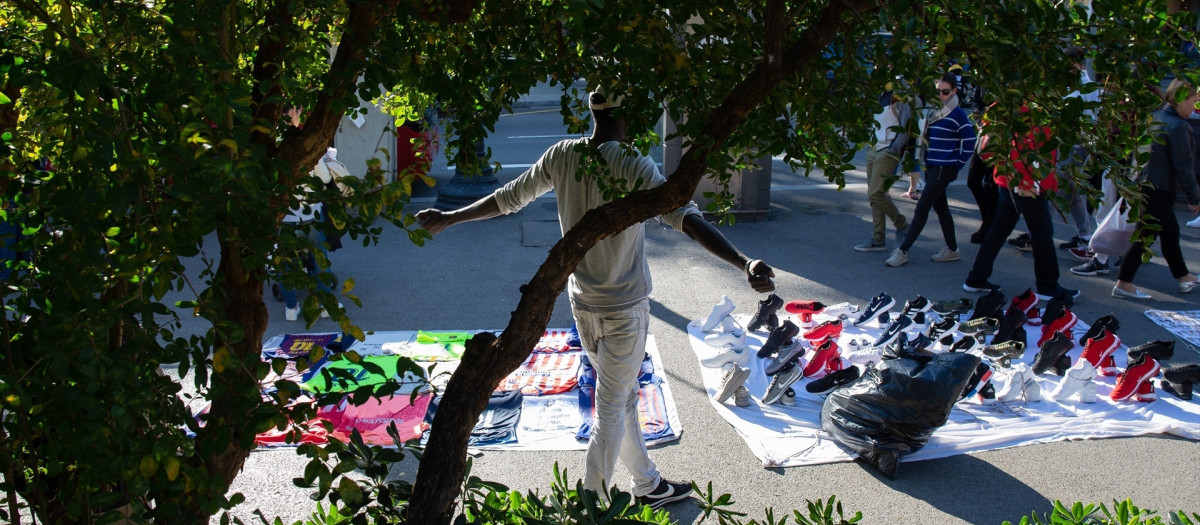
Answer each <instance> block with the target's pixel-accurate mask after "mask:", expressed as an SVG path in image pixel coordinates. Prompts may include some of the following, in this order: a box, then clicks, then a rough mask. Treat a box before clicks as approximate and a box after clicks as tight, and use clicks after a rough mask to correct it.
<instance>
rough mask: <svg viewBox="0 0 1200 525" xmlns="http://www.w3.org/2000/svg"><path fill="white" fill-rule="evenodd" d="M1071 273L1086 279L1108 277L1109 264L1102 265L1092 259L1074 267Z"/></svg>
mask: <svg viewBox="0 0 1200 525" xmlns="http://www.w3.org/2000/svg"><path fill="white" fill-rule="evenodd" d="M1071 273H1073V274H1075V275H1082V276H1085V277H1091V276H1093V275H1108V263H1106V262H1105V263H1101V262H1100V261H1099V260H1098V259H1096V258H1095V257H1092V258H1091V259H1090V260H1088V262H1085V263H1083V264H1081V265H1079V266H1074V267H1072V268H1071Z"/></svg>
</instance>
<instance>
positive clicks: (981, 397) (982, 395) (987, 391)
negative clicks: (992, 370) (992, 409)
mask: <svg viewBox="0 0 1200 525" xmlns="http://www.w3.org/2000/svg"><path fill="white" fill-rule="evenodd" d="M975 400H976V401H979V404H981V405H991V404H995V403H996V387H995V386H994V385H992V382H991V381H988V382H987V383H986V384H984V385H983V388H980V389H979V392H978V393H976V394H975Z"/></svg>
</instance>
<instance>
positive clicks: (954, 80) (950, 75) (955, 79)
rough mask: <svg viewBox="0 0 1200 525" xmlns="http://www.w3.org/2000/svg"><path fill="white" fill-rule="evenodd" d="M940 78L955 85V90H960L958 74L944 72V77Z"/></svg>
mask: <svg viewBox="0 0 1200 525" xmlns="http://www.w3.org/2000/svg"><path fill="white" fill-rule="evenodd" d="M938 80H941V81H942V82H945V83H947V84H950V85H951V86H953V87H954V90H955V91H957V90H958V87H959V86H958V75H955V74H954V73H953V72H950V71H947V72H945V73H942V78H939V79H938Z"/></svg>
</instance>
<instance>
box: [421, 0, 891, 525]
mask: <svg viewBox="0 0 1200 525" xmlns="http://www.w3.org/2000/svg"><path fill="white" fill-rule="evenodd" d="M879 7H880V6H879V4H875V3H872V2H870V1H869V0H855V1H852V2H847V3H834V4H831V5H830V6H828V7H827V8H826V9H825V11H824V12H823V13H822V15H821V17H820V19H819V20H820V22H819V23H815V24H813V25H812V26H811V27H812V28H813V29H810V30H806V31H804V32H803V33H802V34H801V36H800V39H799V40H798V41H796V42H794V43H793V44H792V45H791V46H789V47H788V48H787V49H785V50H784V51H783V61H782V64H781V65H780V64H776V63H772V62H773V61H770V62H768V61H764V62H760V63H759V64H758V66H757V67H756V68H755V69H754V71H753V72H752V73H751V74H750V76H749V77H748V78H746V79H745V80H744V81H743V82H741V83H740V84H739V85H738V87H737V88H735V89H734V91H733V92H732V93H730V94H729V96H727V97H726V98H725V101H724V102H723V103H722V104H721V106H720V107H718V108H717V109H716V110H714V111H713V112H712V114H711V115H707V116H706V119H707V122H708V124H707V125H706V126H705V127H704V131H703V133H702V135H703V136H704V137H705V138H707V139H710V140H702V141H696V142H694V143H693V144H692V147H691V149H689V150H688V152H687V153H686V154H684V156H683V158H682V159H681V160H680V164H679V168H678V170H677V171H676V172H675V173H674V174H673V175H672V176H671V177H670V178H669V179H668V180H667V182H666V183H665V184H663V185H662V186H659V187H657V188H654V189H652V190H646V191H637V192H634V193H632V194H630V195H629V196H627V197H625V198H623V199H621V200H618V201H614V202H611V203H609V204H606V205H604V206H601V207H599V208H596V209H593V210H591V211H589V212H588V213H587V214H586V215H585V216H584V217H583V218H582V219H581V220H580V221H579V222H578V223H577V224H576V225H575V226H574V227H572V228H571V229H570V230H569V231H567V232H566V234H564V235H563V238H562V239H561V240H559V242H558V243H557V244H555V245H554V247H553V248H551V250H550V253H549V255H547V257H546V262H544V263H542V265H541V267H539V268H538V271H537V273H536V274H535V275H534V277H533V278H532V279H531V280H530V281H529V283H528V284H526V285H525V286H522V287H521V301H520V303H519V304H518V305H517V309H516V310H515V311H514V312H513V316H512V319H511V320H510V321H509V324H508V326H506V327H505V328H504V332H503V333H501V334H500V336H499V337H497V338H494V339H493V337H492V336H491V335H490V334H481V335H479V336H476V337H475V338H473V339H472V340H471V342H469V343H468V345H467V350H466V351H465V352H464V353H463V360H462V363H461V364H460V365H459V367H458V369H457V370H456V371H455V373H454V376H453V377H452V378H451V379H450V382H449V383H448V384H447V385H446V391H445V393H444V394H443V395H444V398H443V399H442V401H441V405H440V406H443V407H455V408H456V410H439V411H438V413H437V415H436V416H435V417H434V420H433V425H432V429H431V430H430V436H429V442H428V444H427V446H426V448H425V458H438V460H439V461H438V462H437V463H436V464H434V463H433V462H423V463H422V464H421V466H420V468H419V470H418V471H417V479H416V482H415V483H414V486H413V494H412V499H411V500H410V502H409V512H408V518H409V521H410V522H411V523H445V522H448V521H449V520H450V519H452V518H453V515H454V511H455V509H454V503H455V501H456V500H457V497H458V493H459V488H460V487H461V484H462V481H463V476H464V473H465V468H466V459H465V458H466V455H467V440H468V438H469V436H470V433H471V430H472V428H473V427H474V425H475V422H476V421H477V420H478V419H479V415H480V414H481V413H483V410H484V409H485V408H487V400H488V398H489V396H490V395H491V392H492V391H493V390H494V389H495V386H496V385H497V384H498V383H499V381H500V380H501V379H503V378H504V377H505V376H507V375H508V374H509V373H511V372H512V371H513V370H515V369H516V368H517V367H518V366H520V364H521V363H522V362H524V361H525V359H526V358H528V357H529V354H530V352H532V351H533V347H534V345H535V344H536V343H537V340H538V338H540V337H541V334H542V333H543V332H544V331H545V329H546V323H548V322H549V320H550V314H551V313H552V312H553V309H554V301H552V300H549V299H547V298H555V297H558V295H559V294H560V293H562V291H563V289H564V288H565V286H566V281H567V277H568V276H569V275H570V274H571V272H573V271H574V270H575V267H576V265H578V264H579V261H580V260H582V259H583V256H584V254H586V253H587V251H588V250H589V249H591V247H592V246H594V245H595V244H596V243H597V242H599V240H600V239H602V238H604V237H606V236H608V235H611V234H613V233H617V232H620V231H622V230H624V229H625V228H628V227H630V226H632V225H634V224H637V223H640V222H642V221H645V220H646V219H649V218H651V217H654V216H657V215H660V214H663V213H666V212H669V211H671V210H673V209H675V208H678V207H680V206H682V205H684V204H686V203H687V202H688V201H689V200H690V199H691V196H692V194H693V193H695V191H696V186H697V185H698V184H699V182H700V178H701V177H702V176H703V175H704V172H705V168H706V165H707V159H708V156H709V155H710V154H712V153H713V152H714V151H718V150H719V149H720V148H721V147H722V146H723V145H724V144H725V142H726V141H727V140H728V139H729V137H730V136H731V135H732V134H733V132H734V131H735V130H736V128H737V126H738V125H739V124H740V123H741V122H742V121H743V120H744V119H745V117H746V115H748V114H749V113H750V112H751V111H752V110H753V109H754V108H755V107H757V106H758V105H759V104H760V103H761V102H762V101H763V100H765V99H766V97H767V95H768V94H769V93H770V92H771V91H772V90H774V89H775V87H776V86H778V85H779V83H780V82H781V81H782V80H783V79H784V78H786V77H787V76H789V75H791V74H793V73H795V72H796V71H797V70H799V68H800V67H801V66H803V65H805V64H807V63H809V62H811V61H812V60H813V59H815V58H816V57H817V55H818V53H820V50H822V49H824V48H825V46H826V45H828V43H829V42H830V41H832V39H833V37H834V36H835V35H836V34H837V33H839V32H842V31H845V30H847V29H849V28H850V27H852V26H853V25H854V24H857V23H859V22H860V17H861V16H862V15H863V14H864V13H866V12H868V11H870V10H875V9H878V8H879ZM771 27H772V28H774V29H775V30H779V29H781V28H783V27H785V24H771Z"/></svg>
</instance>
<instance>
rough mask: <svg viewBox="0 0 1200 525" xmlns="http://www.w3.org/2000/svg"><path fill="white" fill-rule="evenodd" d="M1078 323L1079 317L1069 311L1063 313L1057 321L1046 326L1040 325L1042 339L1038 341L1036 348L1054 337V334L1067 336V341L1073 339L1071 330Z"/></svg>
mask: <svg viewBox="0 0 1200 525" xmlns="http://www.w3.org/2000/svg"><path fill="white" fill-rule="evenodd" d="M1078 322H1079V316H1078V315H1075V314H1073V313H1071V311H1070V310H1066V311H1064V312H1063V314H1062V316H1060V317H1059V318H1058V319H1055V320H1053V321H1050V322H1049V323H1048V324H1044V325H1042V337H1041V338H1039V339H1038V346H1039V347H1040V346H1042V343H1044V342H1046V341H1048V340H1049V339H1050V338H1051V337H1053V336H1054V332H1062V333H1063V335H1065V336H1067V339H1074V338H1075V335H1074V334H1072V333H1071V329H1072V328H1074V327H1075V323H1078Z"/></svg>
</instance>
